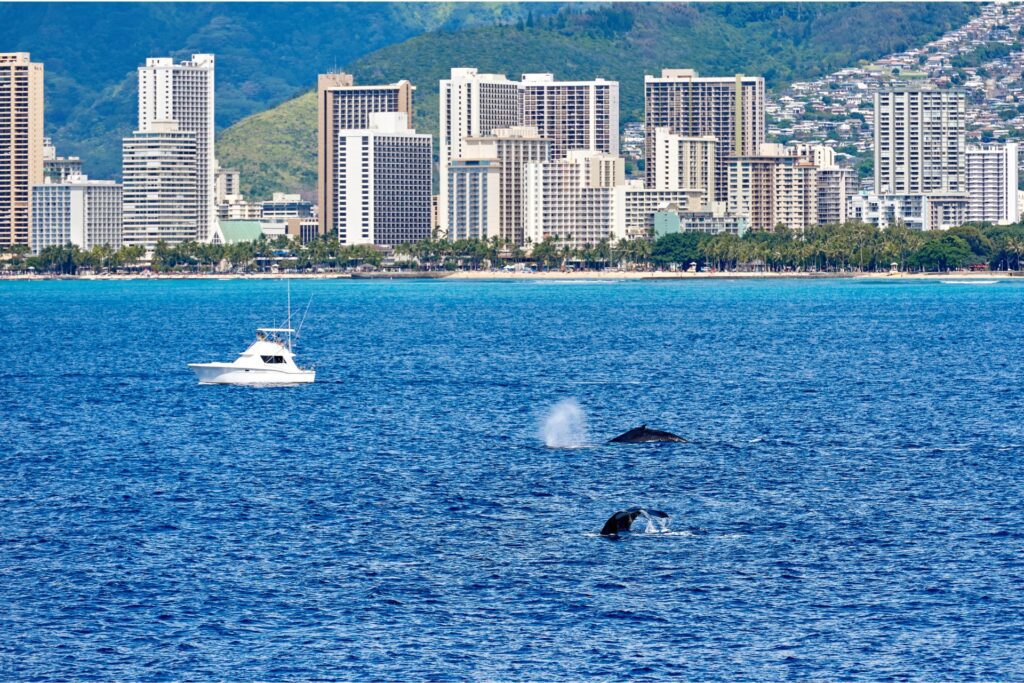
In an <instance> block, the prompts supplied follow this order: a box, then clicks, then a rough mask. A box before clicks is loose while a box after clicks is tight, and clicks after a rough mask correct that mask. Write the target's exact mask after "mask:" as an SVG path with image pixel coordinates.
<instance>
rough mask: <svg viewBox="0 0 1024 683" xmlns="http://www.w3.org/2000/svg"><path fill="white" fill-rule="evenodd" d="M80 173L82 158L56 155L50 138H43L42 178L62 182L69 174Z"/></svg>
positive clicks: (76, 174) (55, 149) (77, 174)
mask: <svg viewBox="0 0 1024 683" xmlns="http://www.w3.org/2000/svg"><path fill="white" fill-rule="evenodd" d="M79 175H82V160H81V159H80V158H78V157H62V156H58V155H57V148H56V147H55V146H54V144H53V141H52V140H51V139H50V138H43V179H44V181H49V182H51V183H62V182H64V181H65V180H66V179H68V178H70V177H71V176H79Z"/></svg>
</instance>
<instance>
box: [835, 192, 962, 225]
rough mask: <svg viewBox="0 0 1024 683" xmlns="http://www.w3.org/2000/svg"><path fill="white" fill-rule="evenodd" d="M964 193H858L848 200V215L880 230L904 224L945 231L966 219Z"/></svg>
mask: <svg viewBox="0 0 1024 683" xmlns="http://www.w3.org/2000/svg"><path fill="white" fill-rule="evenodd" d="M967 204H968V197H967V194H966V193H964V192H949V193H938V192H936V193H933V194H907V195H895V194H890V195H879V194H875V193H866V192H861V193H859V194H858V195H856V196H855V197H853V199H852V200H851V202H850V218H851V219H852V220H856V221H860V222H863V223H870V224H872V225H875V226H877V227H879V228H881V229H883V230H885V229H887V228H889V227H890V226H894V225H904V226H906V227H907V228H910V229H911V230H924V231H927V230H948V229H950V228H954V227H957V226H959V225H963V224H964V222H966V219H967Z"/></svg>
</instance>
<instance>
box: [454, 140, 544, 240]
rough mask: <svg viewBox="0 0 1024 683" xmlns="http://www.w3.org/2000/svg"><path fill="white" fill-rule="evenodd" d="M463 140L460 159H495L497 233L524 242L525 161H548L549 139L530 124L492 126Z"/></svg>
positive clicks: (508, 238)
mask: <svg viewBox="0 0 1024 683" xmlns="http://www.w3.org/2000/svg"><path fill="white" fill-rule="evenodd" d="M463 144H464V146H463V156H462V159H463V160H484V159H494V160H496V161H497V162H498V165H499V168H500V173H499V190H498V229H497V234H498V236H500V237H501V239H503V240H505V241H508V242H513V243H515V244H518V245H522V244H524V243H525V241H526V230H525V227H524V218H523V206H524V202H525V198H524V195H525V189H524V183H525V179H526V165H527V164H531V163H540V162H543V161H549V160H550V159H551V158H552V157H551V141H550V140H545V139H544V138H542V137H541V136H540V133H538V131H537V129H536V128H533V127H532V126H515V127H512V128H495V129H493V130H492V131H491V134H490V135H488V136H484V137H470V138H466V139H465V140H464V141H463ZM453 163H454V162H453Z"/></svg>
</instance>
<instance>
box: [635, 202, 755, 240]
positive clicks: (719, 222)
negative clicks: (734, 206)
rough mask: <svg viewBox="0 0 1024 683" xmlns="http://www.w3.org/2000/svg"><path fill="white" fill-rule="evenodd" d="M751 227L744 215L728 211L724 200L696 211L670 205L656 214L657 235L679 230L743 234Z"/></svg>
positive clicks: (655, 227)
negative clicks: (734, 214)
mask: <svg viewBox="0 0 1024 683" xmlns="http://www.w3.org/2000/svg"><path fill="white" fill-rule="evenodd" d="M749 227H750V221H748V220H747V219H746V218H743V217H742V216H733V215H731V214H729V213H727V212H726V210H725V204H724V203H722V202H715V203H714V204H712V205H711V207H710V208H707V209H700V210H696V211H688V210H685V209H683V210H680V209H679V208H677V207H670V208H668V209H666V210H664V211H658V212H657V213H655V214H654V235H655V237H663V236H664V235H670V234H673V233H677V232H703V233H707V234H709V235H720V234H728V235H738V236H742V235H744V234H745V233H746V232H747V229H748V228H749Z"/></svg>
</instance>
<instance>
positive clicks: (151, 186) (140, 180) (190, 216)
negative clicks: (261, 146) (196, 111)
mask: <svg viewBox="0 0 1024 683" xmlns="http://www.w3.org/2000/svg"><path fill="white" fill-rule="evenodd" d="M123 150H124V153H123V159H124V168H123V172H122V179H123V186H122V217H121V218H122V226H123V236H124V243H125V244H126V245H128V246H133V245H139V246H142V247H145V248H146V250H147V252H150V253H151V252H152V251H153V249H154V248H155V247H156V243H157V242H159V241H164V242H167V243H169V244H178V243H180V242H184V241H186V240H198V239H199V238H200V236H202V237H206V235H205V233H201V231H200V225H199V197H198V194H199V188H200V183H199V182H198V180H197V178H198V177H199V150H198V145H197V144H196V134H195V133H194V132H192V131H184V130H181V129H180V127H179V125H178V122H177V121H151V122H150V123H149V125H148V126H147V129H146V130H137V131H135V133H134V134H133V135H132V136H131V137H127V138H125V139H124V147H123Z"/></svg>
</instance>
